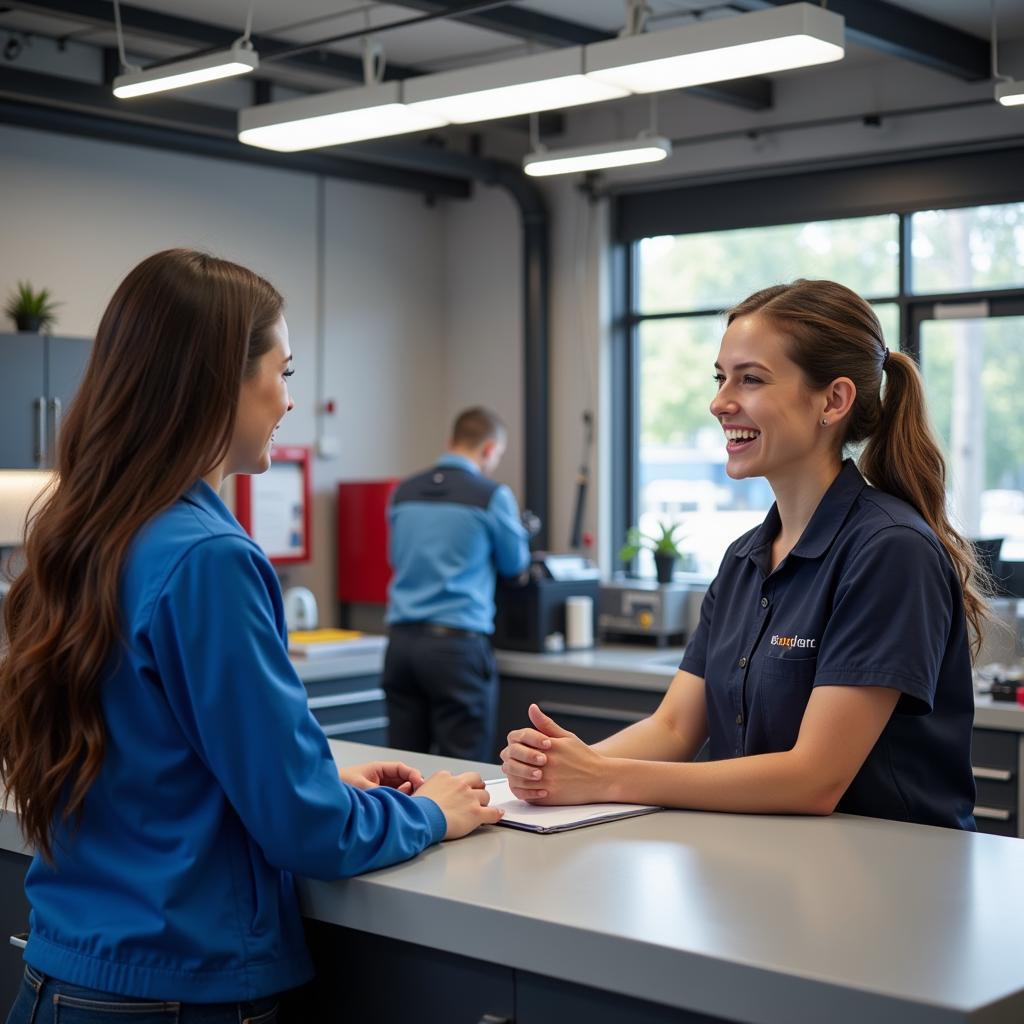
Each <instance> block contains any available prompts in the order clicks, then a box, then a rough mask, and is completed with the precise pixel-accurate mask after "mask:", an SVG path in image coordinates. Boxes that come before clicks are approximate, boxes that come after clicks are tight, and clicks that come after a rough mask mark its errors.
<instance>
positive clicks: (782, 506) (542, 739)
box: [502, 281, 986, 829]
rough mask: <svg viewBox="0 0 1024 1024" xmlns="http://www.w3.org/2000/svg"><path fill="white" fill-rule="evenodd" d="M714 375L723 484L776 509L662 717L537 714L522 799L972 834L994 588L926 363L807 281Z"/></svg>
mask: <svg viewBox="0 0 1024 1024" xmlns="http://www.w3.org/2000/svg"><path fill="white" fill-rule="evenodd" d="M714 379H715V382H716V385H717V390H716V393H715V395H714V398H713V399H712V401H711V414H712V415H713V416H714V417H715V419H716V420H717V421H718V422H719V424H720V426H721V428H722V434H723V437H722V440H723V443H724V446H725V452H726V460H727V461H726V471H727V472H728V474H729V476H731V477H732V478H733V479H743V478H747V477H752V476H763V477H765V478H766V479H767V480H768V482H769V483H770V484H771V487H772V491H773V492H774V494H775V499H776V502H775V505H773V506H772V508H771V510H770V511H769V513H768V516H767V518H766V519H765V521H764V522H763V523H762V524H761V525H760V526H759V527H757V528H756V529H754V530H751V531H750V532H749V533H747V534H745V535H744V536H742V537H740V538H739V539H738V540H736V541H735V542H734V543H733V544H732V545H731V546H730V547H729V549H728V550H727V551H726V553H725V557H724V558H723V559H722V563H721V567H720V568H719V571H718V576H717V577H716V579H715V581H714V582H713V583H712V585H711V587H710V589H709V590H708V593H707V595H706V597H705V599H704V603H703V605H702V608H701V621H700V625H699V626H698V628H697V629H696V630H695V632H694V635H693V636H692V637H691V638H690V642H689V644H688V646H687V648H686V651H685V653H684V656H683V660H682V664H681V665H680V666H679V671H678V672H677V673H676V675H675V678H674V679H673V681H672V684H671V686H670V687H669V690H668V693H667V694H666V696H665V698H664V700H663V701H662V703H661V705H660V706H659V708H658V709H657V710H656V711H655V712H654V714H653V715H651V716H650V717H649V718H647V719H645V720H643V721H642V722H638V723H636V724H634V725H631V726H630V727H629V728H627V729H625V730H623V731H622V732H620V733H617V734H616V735H614V736H611V737H609V738H608V739H606V740H604V741H602V742H601V743H598V744H595V745H594V746H588V745H587V744H585V743H582V742H581V741H580V740H579V739H578V738H577V737H576V736H574V735H573V734H572V733H570V732H567V731H566V730H565V729H562V728H560V727H559V726H558V724H557V723H556V722H554V721H552V720H551V719H550V718H549V717H547V716H546V715H544V714H543V713H542V711H541V709H540V708H538V707H537V706H536V705H533V706H532V707H531V708H530V710H529V714H530V718H531V720H532V727H528V728H523V729H517V730H514V731H513V732H511V733H509V737H508V740H509V742H508V746H507V747H506V749H505V750H504V751H503V753H502V757H503V760H504V770H505V772H506V773H507V774H508V776H509V779H510V782H511V785H512V788H513V791H514V792H516V793H517V794H518V795H520V796H521V797H523V798H524V799H527V800H535V801H539V802H541V803H570V804H571V803H588V802H592V801H602V800H613V801H623V802H627V803H632V802H636V803H649V804H660V805H663V806H667V807H688V808H695V809H704V810H712V811H745V812H750V813H780V814H829V813H831V812H832V811H833V810H839V811H844V812H847V813H851V814H864V815H870V816H874V817H880V818H890V819H894V820H898V821H912V822H918V823H922V824H930V825H943V826H947V827H950V828H963V829H973V828H974V818H973V810H974V780H973V777H972V772H971V761H970V747H971V726H972V722H973V715H974V691H973V688H972V683H971V657H970V647H971V643H970V638H971V632H973V635H974V640H975V642H977V639H978V637H979V636H980V633H981V628H982V625H983V621H984V618H985V614H986V612H985V602H984V599H983V594H982V591H983V589H984V583H985V580H984V575H983V574H982V573H981V572H980V571H979V568H978V565H977V563H976V560H975V557H974V554H973V550H972V548H971V546H970V544H969V543H968V542H967V541H965V540H964V539H963V538H962V537H961V536H960V535H959V534H958V533H957V532H956V530H955V529H954V528H953V527H952V526H951V525H950V522H949V520H948V518H947V515H946V508H945V502H946V494H945V479H944V473H945V467H944V464H943V459H942V455H941V453H940V451H939V449H938V446H937V445H936V443H935V440H934V439H933V437H932V435H931V433H930V431H929V429H928V418H927V411H926V409H925V404H924V394H923V388H922V384H921V378H920V374H919V373H918V371H917V368H916V366H915V364H914V362H913V360H912V359H911V358H910V357H909V356H906V355H903V354H901V353H899V352H890V351H889V350H888V349H887V348H886V345H885V342H884V340H883V337H882V330H881V327H880V326H879V323H878V319H877V318H876V316H875V314H874V312H873V310H872V309H871V307H870V306H869V305H868V303H866V302H865V301H864V300H863V299H861V298H860V297H859V296H857V295H855V294H854V293H853V292H851V291H850V290H849V289H848V288H844V287H843V286H842V285H838V284H835V283H833V282H831V281H795V282H793V283H792V284H790V285H777V286H774V287H771V288H766V289H764V290H762V291H759V292H757V293H755V294H754V295H751V296H750V297H749V298H748V299H746V300H745V301H744V302H742V303H740V305H739V306H737V307H736V308H735V309H733V310H732V311H731V312H730V313H729V325H728V329H727V330H726V332H725V336H724V337H723V339H722V346H721V351H720V353H719V356H718V360H717V362H716V363H715V369H714ZM883 380H884V382H885V387H884V390H883V388H882V383H883ZM853 445H863V450H862V452H861V454H860V457H859V469H858V465H857V463H855V462H853V461H852V460H851V459H848V458H847V459H845V460H844V450H846V449H847V447H848V446H853ZM862 472H863V476H862V475H861V473H862ZM865 477H866V478H867V480H865ZM968 623H970V627H971V630H970V631H969V628H968ZM705 740H707V741H708V748H709V757H710V760H708V761H707V762H702V763H692V762H693V758H694V756H695V755H696V754H697V752H698V750H699V749H700V748H701V746H702V745H703V744H704V742H705Z"/></svg>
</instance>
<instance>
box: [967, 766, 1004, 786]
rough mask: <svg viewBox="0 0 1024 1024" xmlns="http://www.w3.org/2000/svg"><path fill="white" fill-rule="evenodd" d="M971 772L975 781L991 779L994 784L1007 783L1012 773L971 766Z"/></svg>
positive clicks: (999, 769) (1002, 769)
mask: <svg viewBox="0 0 1024 1024" xmlns="http://www.w3.org/2000/svg"><path fill="white" fill-rule="evenodd" d="M971 771H972V772H973V773H974V777H975V778H976V779H992V780H993V781H995V782H1009V781H1010V779H1012V778H1013V772H1011V771H1010V770H1009V769H1008V768H975V767H974V765H971Z"/></svg>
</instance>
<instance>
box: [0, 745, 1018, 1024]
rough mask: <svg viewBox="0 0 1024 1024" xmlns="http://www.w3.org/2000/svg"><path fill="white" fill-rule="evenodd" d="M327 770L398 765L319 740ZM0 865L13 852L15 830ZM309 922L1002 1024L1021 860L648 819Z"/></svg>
mask: <svg viewBox="0 0 1024 1024" xmlns="http://www.w3.org/2000/svg"><path fill="white" fill-rule="evenodd" d="M331 747H332V750H333V753H334V756H335V759H336V760H337V761H338V763H339V764H348V763H354V762H358V761H365V760H371V759H374V758H389V759H390V758H393V757H396V756H397V757H404V758H405V760H407V761H409V762H410V763H413V764H415V765H417V766H418V767H420V768H421V769H422V770H424V771H426V772H429V771H433V770H435V769H436V768H438V767H446V768H451V769H453V770H461V769H464V768H474V769H476V770H478V771H480V772H481V774H483V775H484V777H485V778H487V777H492V776H494V775H495V774H496V770H495V769H494V768H493V767H492V766H488V765H470V764H468V763H465V762H455V761H451V760H449V759H444V758H437V757H430V756H427V755H420V754H404V755H403V754H402V753H401V752H398V751H390V750H386V749H383V748H378V747H368V746H364V745H362V744H356V743H345V742H338V741H332V742H331ZM0 847H2V848H4V849H7V850H12V851H15V852H23V847H22V844H21V840H20V836H19V835H18V832H17V823H16V821H15V818H14V815H13V814H6V815H4V816H3V817H2V818H0ZM300 892H301V896H302V901H303V910H304V913H305V914H306V916H307V917H310V918H313V919H316V920H320V921H325V922H328V923H331V924H336V925H341V926H345V927H350V928H355V929H357V930H360V931H366V932H370V933H373V934H377V935H382V936H386V937H389V938H394V939H399V940H403V941H408V942H413V943H418V944H420V945H424V946H426V947H429V948H433V949H441V950H445V951H448V952H450V953H453V954H457V955H462V956H467V957H472V958H476V959H482V960H486V961H489V962H492V963H497V964H504V965H507V966H509V967H512V968H515V969H521V970H526V971H532V972H536V973H538V974H543V975H548V976H551V977H556V978H561V979H564V980H566V981H569V982H574V983H577V984H581V985H585V986H590V987H593V988H596V989H601V990H607V991H611V992H617V993H621V994H623V995H627V996H633V997H637V998H643V999H648V1000H652V1001H655V1002H659V1003H662V1004H665V1005H668V1006H672V1007H677V1008H681V1009H682V1008H685V1009H688V1010H692V1011H696V1012H700V1013H706V1014H711V1015H715V1016H719V1017H723V1018H725V1019H728V1020H735V1021H740V1022H744V1024H822V1022H826V1021H827V1022H828V1024H863V1022H864V1021H869V1020H870V1021H872V1022H873V1024H954V1022H984V1024H1004V1022H1005V1024H1019V1022H1020V1021H1021V1020H1024V969H1022V966H1021V965H1022V963H1024V960H1022V957H1024V953H1022V951H1024V841H1022V840H1017V839H1004V838H1000V837H997V836H989V835H981V834H972V833H961V832H956V831H953V830H947V829H940V828H931V827H928V826H922V825H906V824H901V823H898V822H890V821H882V820H879V819H873V818H858V817H853V816H847V815H832V816H831V817H827V818H810V817H807V818H801V817H790V816H760V815H740V814H736V815H731V814H709V813H699V812H686V811H663V812H660V813H658V814H652V815H647V816H644V817H639V818H631V819H627V820H623V821H618V822H609V823H606V824H602V825H595V826H592V827H590V828H584V829H580V830H577V831H574V832H567V833H562V834H559V835H546V836H545V835H530V834H526V833H523V832H517V831H514V830H512V829H506V828H500V827H487V828H484V829H481V830H480V831H479V832H477V833H476V834H474V835H472V836H469V837H467V838H466V839H462V840H459V841H458V842H453V843H443V844H441V845H440V846H435V847H432V848H430V849H429V850H427V851H425V853H423V854H422V855H421V856H419V857H417V858H415V859H414V860H412V861H409V862H407V863H405V864H399V865H396V866H394V867H391V868H386V869H383V870H381V871H377V872H374V873H372V874H369V875H363V876H361V877H358V878H353V879H348V880H346V881H341V882H314V881H309V880H302V881H300Z"/></svg>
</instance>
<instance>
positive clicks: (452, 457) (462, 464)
mask: <svg viewBox="0 0 1024 1024" xmlns="http://www.w3.org/2000/svg"><path fill="white" fill-rule="evenodd" d="M437 465H439V466H449V467H454V468H456V469H464V470H466V472H467V473H475V474H476V475H477V476H481V475H482V473H481V470H480V467H479V466H478V465H477V464H476V463H475V462H474V461H473V460H472V459H467V458H466V456H465V455H456V454H455V452H445V453H444V455H442V456H441V458H439V459H438V460H437Z"/></svg>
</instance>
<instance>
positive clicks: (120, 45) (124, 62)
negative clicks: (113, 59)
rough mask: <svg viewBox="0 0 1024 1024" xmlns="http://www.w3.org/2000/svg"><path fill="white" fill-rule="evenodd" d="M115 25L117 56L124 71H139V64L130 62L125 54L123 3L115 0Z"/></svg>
mask: <svg viewBox="0 0 1024 1024" xmlns="http://www.w3.org/2000/svg"><path fill="white" fill-rule="evenodd" d="M114 26H115V28H116V29H117V56H118V60H120V61H121V70H122V71H138V70H139V66H138V65H137V64H129V63H128V58H127V57H126V56H125V55H124V31H123V30H122V28H121V4H120V3H119V2H118V0H114Z"/></svg>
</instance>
